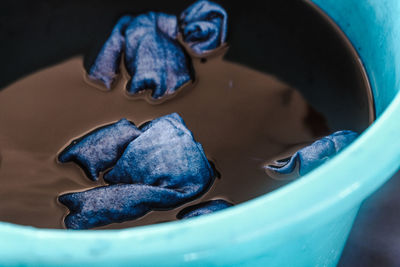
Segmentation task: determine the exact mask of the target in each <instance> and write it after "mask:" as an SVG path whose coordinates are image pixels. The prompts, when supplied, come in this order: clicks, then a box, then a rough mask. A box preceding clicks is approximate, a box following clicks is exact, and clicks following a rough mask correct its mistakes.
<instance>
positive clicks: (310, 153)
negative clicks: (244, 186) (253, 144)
mask: <svg viewBox="0 0 400 267" xmlns="http://www.w3.org/2000/svg"><path fill="white" fill-rule="evenodd" d="M357 137H358V134H357V133H356V132H353V131H348V130H344V131H338V132H335V133H333V134H331V135H328V136H325V137H323V138H321V139H320V140H317V141H315V142H314V143H312V144H311V145H309V146H306V147H304V148H302V149H300V150H299V151H297V152H296V153H294V154H293V155H292V156H291V157H289V158H287V159H283V160H278V161H276V162H275V164H274V165H267V166H265V168H266V169H267V170H269V171H272V172H273V173H276V174H285V175H287V174H295V173H294V172H295V171H296V170H298V175H300V176H302V175H305V174H307V173H309V172H310V171H312V170H313V169H315V168H317V167H318V166H320V165H322V164H323V163H325V162H326V161H328V160H329V159H331V158H332V157H334V156H335V155H336V154H337V153H339V152H340V151H341V150H343V149H344V148H345V147H347V146H348V145H349V144H350V143H351V142H353V141H354V140H355V139H356V138H357Z"/></svg>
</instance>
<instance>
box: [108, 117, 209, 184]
mask: <svg viewBox="0 0 400 267" xmlns="http://www.w3.org/2000/svg"><path fill="white" fill-rule="evenodd" d="M142 131H143V133H142V134H141V136H139V137H138V138H137V139H135V141H134V142H131V143H130V144H129V145H128V147H127V148H126V150H125V152H124V154H123V155H122V156H121V158H120V159H119V160H118V162H117V164H116V165H115V167H114V168H113V169H112V170H111V171H109V172H108V173H106V174H105V175H104V180H105V181H107V182H109V183H142V184H148V185H157V186H161V187H169V188H180V189H182V188H183V187H188V186H189V187H192V185H206V184H209V179H210V177H214V171H213V169H212V167H211V165H210V163H209V162H208V160H207V158H206V156H205V154H204V151H203V148H202V146H201V144H199V143H197V142H196V141H195V140H194V138H193V135H192V133H191V132H190V131H189V130H188V129H187V128H186V126H185V124H184V122H183V120H182V118H181V117H180V116H179V115H178V114H176V113H173V114H170V115H167V116H164V117H161V118H159V119H156V120H154V121H152V122H151V123H149V124H147V125H146V127H145V128H142Z"/></svg>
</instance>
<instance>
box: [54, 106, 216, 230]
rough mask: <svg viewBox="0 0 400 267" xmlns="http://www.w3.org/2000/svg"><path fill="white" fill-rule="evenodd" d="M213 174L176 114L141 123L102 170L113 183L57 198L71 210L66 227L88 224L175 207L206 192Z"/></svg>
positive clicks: (120, 220) (128, 217) (82, 227)
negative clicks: (108, 168)
mask: <svg viewBox="0 0 400 267" xmlns="http://www.w3.org/2000/svg"><path fill="white" fill-rule="evenodd" d="M214 177H215V172H214V170H213V168H212V167H211V165H210V163H209V162H208V160H207V158H206V156H205V154H204V151H203V149H202V147H201V145H200V144H199V143H197V142H196V141H195V140H194V138H193V135H192V133H191V132H190V131H189V130H188V129H187V128H186V126H185V124H184V122H183V120H182V118H181V117H180V116H179V115H178V114H176V113H174V114H170V115H167V116H164V117H161V118H158V119H156V120H154V121H152V122H150V123H148V124H146V125H145V126H144V127H143V128H142V133H141V135H140V136H139V137H137V138H136V139H135V140H133V141H132V142H131V143H130V144H129V145H128V146H127V147H126V149H125V151H124V153H123V154H122V156H121V157H120V159H119V160H118V162H117V163H116V164H115V166H114V168H113V169H111V171H109V172H108V173H106V174H105V175H104V179H105V180H106V181H108V182H110V183H112V185H110V186H105V187H98V188H94V189H91V190H88V191H85V192H77V193H69V194H65V195H62V196H60V197H59V201H60V202H61V203H62V204H64V205H66V206H67V207H68V208H69V209H70V214H69V215H68V216H67V217H66V218H65V225H66V227H67V228H70V229H89V228H93V227H97V226H102V225H106V224H110V223H113V222H122V221H126V220H132V219H136V218H139V217H141V216H143V215H144V214H146V213H147V212H149V211H151V210H159V209H172V208H175V207H177V206H179V205H182V204H184V203H186V202H188V201H191V200H193V199H194V198H196V197H198V196H200V195H201V194H202V193H204V192H205V191H206V190H207V189H208V188H209V187H210V186H211V184H212V182H213V181H214ZM121 183H124V184H121Z"/></svg>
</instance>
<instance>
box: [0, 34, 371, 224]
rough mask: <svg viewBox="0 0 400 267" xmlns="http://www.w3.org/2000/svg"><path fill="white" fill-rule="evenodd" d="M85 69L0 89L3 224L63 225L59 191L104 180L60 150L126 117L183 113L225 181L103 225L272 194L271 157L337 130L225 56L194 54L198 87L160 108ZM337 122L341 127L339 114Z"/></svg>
mask: <svg viewBox="0 0 400 267" xmlns="http://www.w3.org/2000/svg"><path fill="white" fill-rule="evenodd" d="M332 33H333V34H336V35H337V34H338V32H334V31H332ZM341 38H342V37H341ZM346 45H347V47H346ZM348 45H349V44H348V43H346V42H345V41H344V42H343V47H344V49H348V51H350V52H349V56H352V60H351V62H352V64H353V65H352V68H353V69H355V71H354V73H357V76H356V75H355V77H354V79H356V80H359V81H361V82H360V83H359V87H358V88H357V90H359V91H360V92H363V93H364V95H367V94H368V92H369V88H368V83H367V81H366V80H365V77H364V76H363V69H362V66H361V64H360V63H359V62H358V61H357V58H356V56H355V55H354V54H351V51H352V50H351V48H349V47H348ZM82 65H83V62H82V58H80V57H75V58H72V59H69V60H67V61H65V62H62V63H60V64H58V65H56V66H53V67H49V68H47V69H44V70H42V71H40V72H37V73H34V74H32V75H30V76H28V77H26V78H23V79H21V80H19V81H17V82H15V83H14V84H12V85H10V86H9V87H7V88H5V89H3V91H0V125H1V128H0V221H7V222H13V223H18V224H24V225H33V226H36V227H48V228H63V223H62V220H63V217H64V216H65V215H66V213H67V209H66V208H65V207H64V206H62V205H60V204H58V203H57V201H56V199H57V196H58V195H60V194H62V193H65V192H70V191H82V190H86V189H89V188H93V187H96V186H100V185H102V182H101V181H99V182H92V181H90V180H89V179H88V178H87V177H85V175H84V173H83V172H82V171H81V170H80V169H79V167H78V166H77V165H74V164H62V165H61V164H57V163H56V161H55V157H56V154H57V152H59V150H60V149H61V148H62V147H64V146H65V145H66V144H67V143H69V142H70V141H71V139H74V138H76V137H78V136H81V135H82V134H83V133H85V132H87V131H89V130H91V129H93V128H96V127H98V126H99V125H103V124H106V123H110V122H113V121H116V120H119V119H121V118H127V119H129V120H131V121H133V122H135V124H137V125H140V124H141V123H143V122H146V121H149V120H151V119H154V118H157V117H160V116H162V115H166V114H169V113H172V112H177V113H179V114H180V115H181V116H182V117H183V119H184V120H185V122H186V124H187V126H188V128H189V129H190V130H191V131H192V132H193V134H194V136H195V138H196V140H197V141H198V142H200V143H201V144H202V145H203V147H204V150H205V152H206V154H207V156H208V158H209V159H210V160H212V161H213V162H214V163H215V165H216V168H217V169H218V171H219V172H220V173H221V179H217V180H216V181H215V183H214V185H213V186H212V188H211V189H210V191H209V192H207V193H206V194H205V195H203V196H202V197H201V198H200V199H197V200H196V201H193V202H191V203H188V204H186V205H184V206H181V207H179V208H178V209H176V210H172V211H157V212H151V213H149V214H147V215H146V216H144V217H142V218H140V219H138V220H135V221H130V222H125V223H121V224H112V225H109V226H106V227H101V228H102V229H107V228H108V229H110V228H124V227H132V226H138V225H146V224H152V223H158V222H163V221H170V220H175V219H176V218H175V216H176V214H177V212H178V211H179V210H181V209H182V208H184V207H185V206H187V205H191V204H194V203H197V202H200V201H202V200H208V199H211V198H217V197H222V198H225V199H227V200H229V201H231V202H233V203H235V204H238V203H241V202H244V201H247V200H249V199H252V198H254V197H257V196H260V195H262V194H265V193H267V192H270V191H272V190H274V189H276V188H278V187H279V186H282V185H284V184H285V183H287V181H278V180H275V179H272V178H271V177H269V176H267V174H266V173H265V172H264V171H263V170H262V168H261V166H262V165H263V164H264V163H265V162H268V161H271V160H273V159H278V158H283V157H285V156H287V155H289V154H290V153H291V152H293V151H294V150H295V149H297V148H299V147H301V146H302V145H303V144H305V143H309V142H311V141H312V140H314V139H316V138H317V137H319V136H321V135H324V134H327V133H329V132H330V131H332V130H334V129H331V130H330V129H329V128H328V125H330V123H331V121H330V120H329V118H330V115H332V114H327V116H326V117H325V116H323V115H321V114H320V113H318V112H316V111H315V110H314V109H313V108H312V107H311V106H310V105H309V104H308V102H307V101H305V99H304V98H303V97H302V95H301V94H300V93H299V92H298V91H297V90H295V89H294V88H292V87H291V86H289V85H287V84H286V83H284V82H281V81H279V80H277V79H276V78H275V77H273V76H271V75H268V74H266V73H262V72H259V71H256V70H253V69H250V68H248V67H246V66H242V65H239V64H236V63H231V62H228V61H224V60H222V58H221V56H219V57H214V58H209V59H208V60H207V62H205V63H202V62H201V60H199V59H195V60H194V67H195V70H196V74H197V77H198V78H197V82H196V84H195V86H194V87H193V88H190V89H187V90H184V91H182V92H181V93H180V94H178V95H177V96H176V97H175V98H174V99H172V100H170V101H168V102H165V103H163V104H160V105H152V104H149V103H147V102H146V101H144V100H132V99H129V98H127V97H126V96H125V94H124V89H123V88H124V84H125V82H126V80H124V79H121V80H120V82H119V83H118V84H117V85H116V87H115V89H114V90H112V91H111V92H103V91H100V90H98V89H97V88H95V87H93V86H91V85H89V84H88V83H87V82H85V80H84V78H83V77H84V71H83V68H82ZM340 78H341V77H337V79H338V80H340ZM327 86H328V85H327ZM321 90H323V88H321ZM365 99H367V97H365ZM369 105H370V107H369V109H370V112H369V114H371V113H372V112H371V111H372V109H373V108H372V103H369ZM342 106H343V105H342ZM347 108H348V112H349V114H351V112H353V110H354V112H356V111H357V110H356V109H357V107H353V106H352V105H348V107H347ZM360 114H361V113H360ZM350 117H351V116H350ZM370 120H371V118H368V113H366V114H365V116H364V117H362V121H363V122H362V123H360V121H354V125H355V126H354V129H356V130H358V131H359V130H360V129H364V128H366V127H367V126H368V123H365V122H368V121H370ZM346 123H347V124H348V118H347V122H346ZM333 124H334V125H335V128H337V127H338V125H339V126H340V123H337V120H336V122H335V123H333ZM347 124H346V125H347ZM346 128H347V127H346ZM347 129H348V128H347Z"/></svg>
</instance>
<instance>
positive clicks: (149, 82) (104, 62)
mask: <svg viewBox="0 0 400 267" xmlns="http://www.w3.org/2000/svg"><path fill="white" fill-rule="evenodd" d="M177 34H178V26H177V18H176V17H175V16H174V15H168V14H164V13H156V12H148V13H146V14H142V15H139V16H136V17H133V16H124V17H122V18H121V19H120V20H119V21H118V22H117V24H116V26H115V27H114V29H113V31H112V33H111V36H110V37H109V38H108V40H107V41H106V42H105V44H104V46H103V48H102V49H101V51H100V53H99V54H98V56H97V58H96V60H95V62H94V64H93V65H92V67H91V68H90V71H89V78H90V79H91V80H95V81H99V82H101V83H103V84H104V85H105V86H106V87H107V88H108V89H111V87H112V84H113V82H114V81H115V79H116V77H117V76H118V73H119V72H120V69H119V67H120V62H121V58H122V53H123V54H124V63H125V67H126V70H127V72H128V73H129V75H130V76H131V79H130V80H129V82H128V84H127V87H126V90H127V92H128V93H129V94H132V95H133V94H136V93H138V92H141V91H144V90H151V91H152V97H153V98H155V99H159V98H162V97H163V96H165V95H170V94H173V93H174V92H175V91H176V90H178V89H179V88H180V87H182V86H183V85H184V84H186V83H188V82H190V81H191V80H192V78H193V77H194V73H193V69H192V65H191V62H190V57H189V56H188V55H187V54H186V52H185V50H184V49H183V47H182V46H181V45H180V44H179V42H178V41H177V40H176V38H177Z"/></svg>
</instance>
